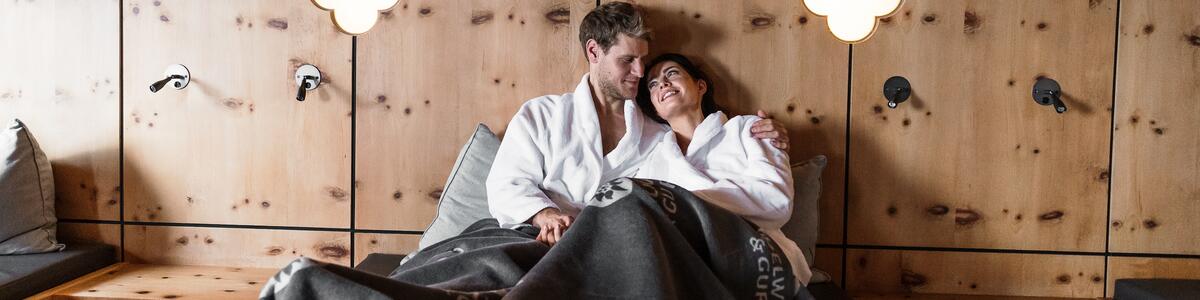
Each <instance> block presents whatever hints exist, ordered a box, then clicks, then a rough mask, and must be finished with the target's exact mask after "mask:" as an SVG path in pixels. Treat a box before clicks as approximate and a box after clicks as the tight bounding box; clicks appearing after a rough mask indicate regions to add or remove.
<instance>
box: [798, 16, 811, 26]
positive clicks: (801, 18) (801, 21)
mask: <svg viewBox="0 0 1200 300" xmlns="http://www.w3.org/2000/svg"><path fill="white" fill-rule="evenodd" d="M797 21H798V22H800V25H804V24H808V17H804V16H801V17H800V19H799V20H797Z"/></svg>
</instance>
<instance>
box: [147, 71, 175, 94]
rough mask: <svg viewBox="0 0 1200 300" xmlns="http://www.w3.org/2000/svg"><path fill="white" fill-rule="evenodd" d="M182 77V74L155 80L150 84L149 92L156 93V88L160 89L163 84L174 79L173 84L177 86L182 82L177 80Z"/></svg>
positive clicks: (165, 84)
mask: <svg viewBox="0 0 1200 300" xmlns="http://www.w3.org/2000/svg"><path fill="white" fill-rule="evenodd" d="M182 79H183V75H171V76H167V78H163V79H162V80H159V81H155V82H154V83H153V84H150V92H151V93H157V92H158V90H161V89H162V88H163V87H164V86H167V83H168V82H171V81H175V84H174V86H175V88H179V86H181V85H183V83H181V82H179V80H182Z"/></svg>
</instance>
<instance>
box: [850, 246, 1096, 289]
mask: <svg viewBox="0 0 1200 300" xmlns="http://www.w3.org/2000/svg"><path fill="white" fill-rule="evenodd" d="M847 255H848V257H847V260H846V263H847V266H846V275H847V276H846V289H847V290H848V291H851V292H852V293H858V292H869V293H882V294H907V293H921V294H964V295H999V296H1038V297H1072V298H1095V297H1101V296H1102V295H1101V293H1103V292H1104V257H1101V256H1072V255H1041V254H1006V253H969V252H933V251H899V250H859V249H852V250H850V251H849V252H848V253H847Z"/></svg>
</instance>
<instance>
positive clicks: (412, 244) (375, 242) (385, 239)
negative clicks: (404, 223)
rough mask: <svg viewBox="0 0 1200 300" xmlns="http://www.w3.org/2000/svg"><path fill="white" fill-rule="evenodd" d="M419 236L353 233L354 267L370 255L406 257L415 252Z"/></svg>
mask: <svg viewBox="0 0 1200 300" xmlns="http://www.w3.org/2000/svg"><path fill="white" fill-rule="evenodd" d="M420 241H421V236H420V235H416V234H387V233H355V234H354V265H358V263H360V262H362V261H363V259H366V258H367V255H368V254H371V253H386V254H404V255H408V254H409V253H412V252H413V251H414V250H417V244H418V243H419V242H420Z"/></svg>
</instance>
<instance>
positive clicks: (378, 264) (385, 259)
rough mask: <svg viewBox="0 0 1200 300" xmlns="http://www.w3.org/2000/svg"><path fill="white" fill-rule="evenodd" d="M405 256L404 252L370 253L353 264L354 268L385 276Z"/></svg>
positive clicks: (394, 268)
mask: <svg viewBox="0 0 1200 300" xmlns="http://www.w3.org/2000/svg"><path fill="white" fill-rule="evenodd" d="M406 257H407V256H405V255H404V254H387V253H371V254H367V258H365V259H363V261H362V262H360V263H358V264H357V265H355V266H354V269H355V270H359V271H363V272H367V273H371V274H375V275H379V276H383V277H387V276H388V275H389V274H392V271H395V270H396V268H398V267H400V264H401V263H402V262H404V259H405V258H406Z"/></svg>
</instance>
